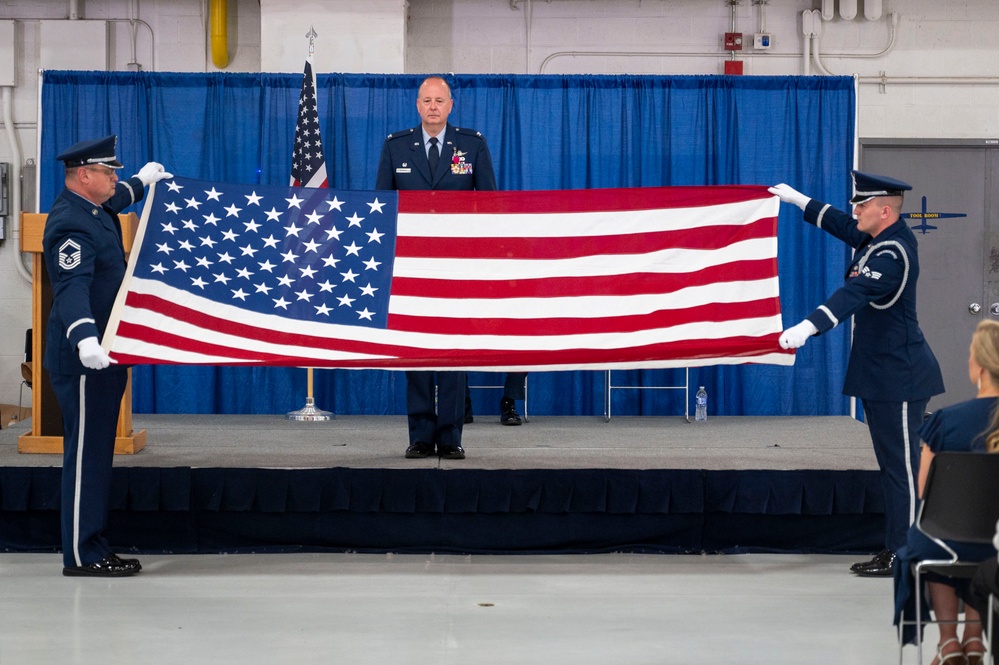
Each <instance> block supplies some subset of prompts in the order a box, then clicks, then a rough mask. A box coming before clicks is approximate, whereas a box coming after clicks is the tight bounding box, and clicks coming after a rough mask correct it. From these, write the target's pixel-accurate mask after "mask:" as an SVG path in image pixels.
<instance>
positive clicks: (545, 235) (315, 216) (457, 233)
mask: <svg viewBox="0 0 999 665" xmlns="http://www.w3.org/2000/svg"><path fill="white" fill-rule="evenodd" d="M778 205H779V201H778V199H777V198H775V197H773V196H770V195H769V194H768V193H767V191H766V189H765V188H763V187H755V186H744V187H743V186H739V187H666V188H641V189H605V190H581V191H505V192H445V191H402V192H394V191H333V190H329V189H305V188H296V187H271V186H261V185H238V184H228V183H219V182H206V181H199V180H191V179H186V178H174V179H173V180H169V181H164V182H161V183H159V184H157V185H156V186H155V187H154V188H151V189H150V192H149V195H148V197H147V200H146V205H145V208H144V209H143V213H142V221H141V223H140V228H139V232H138V234H137V237H136V242H135V246H134V247H133V250H132V253H131V256H130V258H129V267H128V274H127V276H126V279H125V282H124V284H123V286H122V290H121V292H120V293H119V294H118V301H117V303H116V305H115V311H114V313H113V315H112V320H111V323H110V325H109V327H108V332H107V334H106V335H105V339H104V344H105V348H107V349H108V350H109V351H110V353H111V355H112V357H114V358H115V359H117V360H118V361H119V362H122V363H181V364H211V365H237V364H263V365H294V366H301V365H311V366H314V367H347V368H384V369H403V368H413V367H420V368H446V369H459V368H466V369H507V370H514V369H525V370H527V369H530V370H540V369H552V370H560V369H600V368H643V367H644V368H652V367H682V366H698V365H713V364H737V363H775V364H783V365H789V364H792V363H793V358H794V356H793V353H792V352H790V351H784V350H782V349H780V348H779V345H778V343H777V339H778V336H779V334H780V332H781V312H780V299H779V293H778V280H777V240H776V237H775V235H776V228H777V210H778Z"/></svg>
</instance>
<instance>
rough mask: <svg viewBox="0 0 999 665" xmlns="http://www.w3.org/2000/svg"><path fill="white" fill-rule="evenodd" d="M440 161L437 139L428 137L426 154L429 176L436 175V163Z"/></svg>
mask: <svg viewBox="0 0 999 665" xmlns="http://www.w3.org/2000/svg"><path fill="white" fill-rule="evenodd" d="M440 159H441V151H440V150H439V149H438V148H437V137H436V136H431V137H430V150H429V151H428V152H427V161H429V162H430V174H431V175H433V174H434V173H437V162H439V161H440Z"/></svg>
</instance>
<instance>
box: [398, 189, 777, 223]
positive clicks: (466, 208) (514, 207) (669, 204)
mask: <svg viewBox="0 0 999 665" xmlns="http://www.w3.org/2000/svg"><path fill="white" fill-rule="evenodd" d="M770 197H771V194H770V193H768V192H767V190H766V189H764V188H762V187H759V186H754V185H733V186H725V187H650V188H644V187H630V188H620V189H578V190H545V191H506V192H478V191H473V192H453V191H433V190H406V191H401V192H399V212H400V213H427V212H431V213H444V214H465V215H471V214H475V213H499V214H533V215H539V216H543V214H544V213H554V212H568V213H571V212H600V211H606V212H611V211H622V210H653V209H657V208H701V207H706V206H711V205H719V204H723V203H741V202H744V201H753V200H762V199H767V198H770Z"/></svg>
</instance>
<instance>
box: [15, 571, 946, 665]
mask: <svg viewBox="0 0 999 665" xmlns="http://www.w3.org/2000/svg"><path fill="white" fill-rule="evenodd" d="M855 559H856V557H844V556H831V555H787V554H780V555H775V554H750V555H714V556H666V555H636V554H606V555H588V556H569V555H564V556H563V555H552V556H478V555H475V556H437V555H392V554H382V555H377V554H349V553H348V554H280V555H270V554H251V555H190V556H188V555H184V556H180V555H178V556H166V555H157V556H151V555H147V556H143V557H142V564H143V568H144V570H143V572H142V573H140V574H139V575H138V576H136V577H133V578H125V579H118V580H97V579H80V578H64V577H62V576H61V568H60V566H61V559H60V555H57V554H0V665H33V664H35V663H59V664H60V665H70V664H81V665H84V664H85V665H92V664H95V663H101V664H107V665H135V664H137V663H141V664H143V665H159V664H161V663H162V664H164V665H166V664H170V665H177V664H178V663H211V664H213V665H221V664H229V663H232V664H233V665H235V664H237V663H238V664H239V665H256V664H267V665H274V664H275V663H281V664H296V665H297V664H309V663H322V664H323V665H329V664H330V663H346V664H352V665H353V664H360V663H363V664H367V663H371V664H378V665H390V664H391V665H487V664H493V663H495V664H501V663H502V664H510V663H516V664H530V663H539V664H540V663H545V664H553V663H557V664H561V663H565V664H572V665H589V664H593V665H618V664H639V663H641V664H645V663H649V664H651V663H735V664H740V665H751V664H755V663H759V664H761V665H762V664H764V663H765V664H767V665H777V664H787V665H792V664H793V665H801V664H803V663H808V664H816V665H818V664H824V663H828V664H830V665H832V664H836V665H848V664H857V665H868V664H873V663H895V662H898V651H897V643H896V638H895V631H894V628H893V627H892V625H891V611H892V610H891V608H892V601H891V595H892V582H891V580H890V579H869V578H868V579H865V578H859V577H856V576H854V575H852V574H850V573H849V571H848V568H849V564H850V563H851V562H852V561H853V560H855ZM927 640H928V641H929V643H930V644H935V643H936V634H935V632H934V631H933V630H932V629H930V631H928V635H927ZM905 656H906V662H907V663H912V662H915V648H914V647H907V648H906V654H905ZM931 657H932V656H931V652H929V651H928V652H927V654H926V662H929V660H930V659H931Z"/></svg>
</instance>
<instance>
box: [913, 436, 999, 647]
mask: <svg viewBox="0 0 999 665" xmlns="http://www.w3.org/2000/svg"><path fill="white" fill-rule="evenodd" d="M997 519H999V453H994V454H983V453H957V452H943V453H939V454H937V455H936V456H935V457H934V458H933V462H932V463H931V464H930V471H929V475H928V476H927V478H926V484H925V486H924V487H923V503H922V506H921V507H920V509H919V515H918V516H917V517H916V528H917V529H919V530H920V531H922V532H923V533H924V534H925V535H926V536H927V537H928V538H930V539H931V540H933V541H934V542H935V543H936V544H937V545H939V546H940V547H942V548H943V549H944V551H945V552H947V553H949V554H950V557H951V558H950V559H938V560H925V561H919V562H917V563H915V564H913V566H912V572H913V575H914V576H915V590H916V613H915V614H916V619H915V621H911V622H907V621H904V620H903V621H901V622H900V623H899V653H898V661H899V663H901V662H902V649H903V648H904V646H905V645H904V644H903V643H902V629H903V627H904V626H905V625H907V624H908V625H912V624H915V626H916V654H917V658H918V663H919V665H922V663H923V638H922V630H923V623H924V622H923V619H922V612H921V611H920V608H921V607H922V591H923V579H922V578H923V575H925V574H926V573H934V574H936V575H940V576H943V577H949V578H952V579H967V580H970V579H971V578H972V577H973V576H974V574H975V571H976V570H977V569H978V564H979V562H977V561H974V562H967V561H960V560H959V559H958V556H957V553H956V552H954V550H953V549H951V548H950V547H948V546H947V544H946V543H944V541H945V540H956V541H960V542H966V543H991V542H992V537H993V536H994V535H995V533H996V520H997ZM990 616H991V615H990ZM926 623H938V622H937V621H935V620H932V619H931V620H928V621H926ZM957 623H964V621H962V620H958V621H957ZM987 627H988V629H989V630H991V628H992V626H991V622H989V625H988V626H987ZM984 642H985V649H986V652H985V657H984V659H983V663H985V664H987V665H988V664H991V663H992V653H991V648H990V645H989V642H990V640H989V634H986V636H985V640H984Z"/></svg>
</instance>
